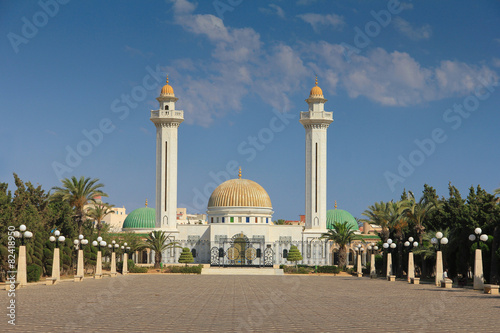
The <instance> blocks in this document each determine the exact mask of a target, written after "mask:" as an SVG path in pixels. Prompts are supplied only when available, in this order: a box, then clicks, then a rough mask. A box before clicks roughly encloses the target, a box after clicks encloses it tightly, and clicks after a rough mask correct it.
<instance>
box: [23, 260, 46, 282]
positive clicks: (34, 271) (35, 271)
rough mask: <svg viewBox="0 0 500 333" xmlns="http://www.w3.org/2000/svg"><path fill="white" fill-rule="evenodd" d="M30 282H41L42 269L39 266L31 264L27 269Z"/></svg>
mask: <svg viewBox="0 0 500 333" xmlns="http://www.w3.org/2000/svg"><path fill="white" fill-rule="evenodd" d="M26 270H27V271H26V273H27V275H28V276H27V277H28V282H37V281H39V280H40V276H42V271H43V270H42V267H40V266H38V265H37V264H30V265H28V267H27V269H26Z"/></svg>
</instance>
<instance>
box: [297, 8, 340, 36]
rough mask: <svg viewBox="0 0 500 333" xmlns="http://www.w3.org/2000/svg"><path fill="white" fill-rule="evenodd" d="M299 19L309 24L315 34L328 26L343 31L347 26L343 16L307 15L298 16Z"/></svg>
mask: <svg viewBox="0 0 500 333" xmlns="http://www.w3.org/2000/svg"><path fill="white" fill-rule="evenodd" d="M297 17H299V18H300V19H302V20H303V21H304V22H307V23H309V24H310V25H311V26H312V28H313V30H314V31H315V32H319V31H320V30H322V29H324V28H326V27H328V26H332V27H333V28H334V29H337V30H341V29H342V28H343V26H344V24H345V22H344V19H343V18H342V16H339V15H336V14H326V15H321V14H314V13H307V14H300V15H297Z"/></svg>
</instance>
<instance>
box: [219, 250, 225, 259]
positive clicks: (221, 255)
mask: <svg viewBox="0 0 500 333" xmlns="http://www.w3.org/2000/svg"><path fill="white" fill-rule="evenodd" d="M222 257H224V249H223V248H222V247H220V248H219V258H222Z"/></svg>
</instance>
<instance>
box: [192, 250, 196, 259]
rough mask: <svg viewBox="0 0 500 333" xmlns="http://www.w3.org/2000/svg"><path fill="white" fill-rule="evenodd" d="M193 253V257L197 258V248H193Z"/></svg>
mask: <svg viewBox="0 0 500 333" xmlns="http://www.w3.org/2000/svg"><path fill="white" fill-rule="evenodd" d="M191 254H192V255H193V258H196V249H192V250H191Z"/></svg>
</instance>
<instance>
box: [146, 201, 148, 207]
mask: <svg viewBox="0 0 500 333" xmlns="http://www.w3.org/2000/svg"><path fill="white" fill-rule="evenodd" d="M147 206H148V199H146V207H147Z"/></svg>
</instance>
